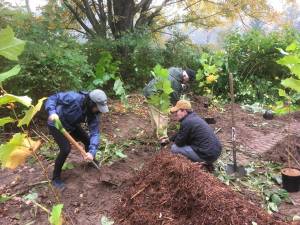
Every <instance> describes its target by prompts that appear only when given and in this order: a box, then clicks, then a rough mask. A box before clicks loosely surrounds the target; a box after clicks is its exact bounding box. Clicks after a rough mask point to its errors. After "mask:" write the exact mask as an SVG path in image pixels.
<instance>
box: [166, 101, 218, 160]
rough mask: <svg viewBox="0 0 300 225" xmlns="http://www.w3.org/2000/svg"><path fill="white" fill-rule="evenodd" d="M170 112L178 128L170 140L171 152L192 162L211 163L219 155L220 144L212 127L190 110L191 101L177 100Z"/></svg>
mask: <svg viewBox="0 0 300 225" xmlns="http://www.w3.org/2000/svg"><path fill="white" fill-rule="evenodd" d="M171 113H174V114H176V120H177V121H179V122H180V128H179V131H178V133H177V134H175V135H174V136H173V137H172V138H170V141H172V142H173V144H172V147H171V152H172V153H175V154H182V155H184V156H186V157H187V158H189V159H190V160H192V161H194V162H206V163H207V164H212V163H213V162H214V161H216V160H217V158H218V157H219V156H220V155H221V151H222V146H221V143H220V141H219V140H218V138H217V136H216V135H215V133H214V131H213V129H212V128H211V127H210V126H209V125H208V124H207V123H206V122H205V121H204V120H203V119H202V118H201V117H200V116H198V115H197V114H196V113H195V112H193V110H192V106H191V103H190V102H189V101H187V100H179V101H178V102H177V103H176V105H175V106H174V107H172V108H171Z"/></svg>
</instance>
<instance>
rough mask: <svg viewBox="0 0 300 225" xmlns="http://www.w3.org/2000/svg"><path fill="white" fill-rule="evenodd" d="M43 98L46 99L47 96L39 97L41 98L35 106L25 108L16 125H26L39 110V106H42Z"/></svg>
mask: <svg viewBox="0 0 300 225" xmlns="http://www.w3.org/2000/svg"><path fill="white" fill-rule="evenodd" d="M45 99H47V98H41V99H39V101H38V103H37V104H36V106H30V109H29V110H27V112H26V113H25V116H24V117H23V118H22V119H21V120H20V121H19V123H18V127H20V126H23V125H27V126H28V125H29V123H30V121H31V120H32V118H33V117H34V116H35V114H36V113H37V112H38V111H40V110H41V107H42V105H43V102H44V100H45Z"/></svg>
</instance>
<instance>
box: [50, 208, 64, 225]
mask: <svg viewBox="0 0 300 225" xmlns="http://www.w3.org/2000/svg"><path fill="white" fill-rule="evenodd" d="M63 207H64V205H63V204H57V205H55V206H53V207H52V211H51V215H50V217H49V222H50V223H51V224H52V225H62V224H63V218H62V209H63Z"/></svg>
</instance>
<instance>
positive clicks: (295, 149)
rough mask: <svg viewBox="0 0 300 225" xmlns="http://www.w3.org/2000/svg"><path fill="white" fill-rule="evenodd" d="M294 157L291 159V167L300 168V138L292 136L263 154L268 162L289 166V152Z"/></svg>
mask: <svg viewBox="0 0 300 225" xmlns="http://www.w3.org/2000/svg"><path fill="white" fill-rule="evenodd" d="M287 150H288V151H289V152H290V153H291V154H292V155H293V157H294V158H295V159H296V160H297V162H298V163H297V162H296V161H295V159H294V158H292V157H291V165H292V166H293V167H296V168H300V166H299V163H300V136H296V135H290V136H287V137H286V138H284V139H283V141H281V142H280V143H278V144H277V145H275V146H274V148H272V149H271V150H269V151H267V152H266V153H265V154H263V156H262V157H263V158H264V159H265V160H268V161H272V162H277V163H283V164H284V165H287V164H288V152H287Z"/></svg>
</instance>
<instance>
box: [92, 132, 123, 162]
mask: <svg viewBox="0 0 300 225" xmlns="http://www.w3.org/2000/svg"><path fill="white" fill-rule="evenodd" d="M102 143H105V145H101V150H100V151H98V152H97V154H96V159H98V160H99V161H100V164H103V163H109V162H113V161H114V160H117V159H124V158H127V155H126V154H124V152H123V146H122V145H118V144H115V143H112V142H110V141H109V140H108V139H107V138H105V137H102Z"/></svg>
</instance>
